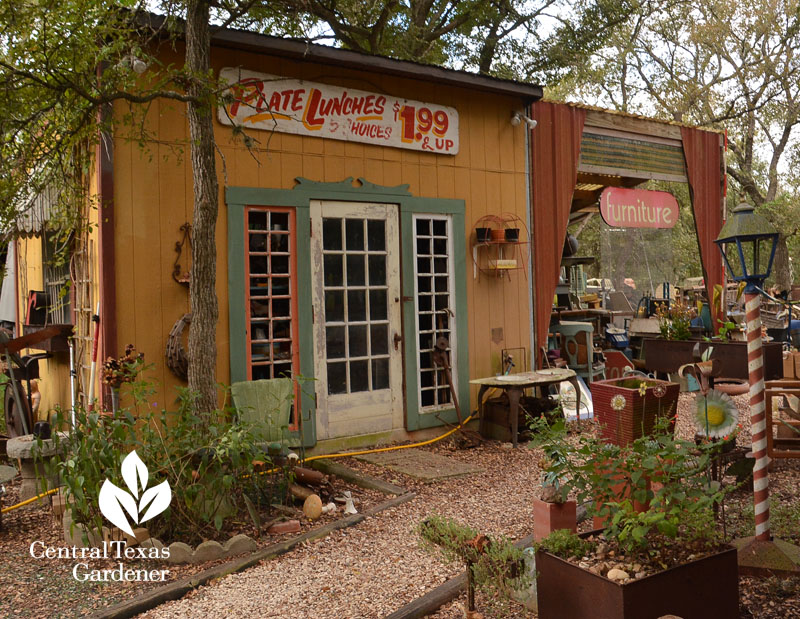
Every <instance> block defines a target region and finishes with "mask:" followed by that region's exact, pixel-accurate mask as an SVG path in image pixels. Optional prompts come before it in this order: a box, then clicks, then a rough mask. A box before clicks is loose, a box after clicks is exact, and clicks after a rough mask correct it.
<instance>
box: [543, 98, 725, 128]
mask: <svg viewBox="0 0 800 619" xmlns="http://www.w3.org/2000/svg"><path fill="white" fill-rule="evenodd" d="M542 101H550V100H549V99H542ZM551 103H558V104H560V105H568V106H570V107H576V108H580V109H582V110H592V111H594V112H602V113H604V114H610V115H613V116H622V117H623V118H632V119H635V120H646V121H649V122H654V123H659V124H662V125H672V126H673V127H686V128H688V129H702V130H703V131H710V132H712V133H719V134H721V135H722V134H724V133H725V130H724V129H720V128H718V127H707V126H702V125H691V124H689V123H683V122H678V121H676V120H668V119H665V118H654V117H652V116H642V115H641V114H632V113H630V112H622V111H620V110H609V109H608V108H604V107H599V106H597V105H590V104H588V103H576V102H573V101H551Z"/></svg>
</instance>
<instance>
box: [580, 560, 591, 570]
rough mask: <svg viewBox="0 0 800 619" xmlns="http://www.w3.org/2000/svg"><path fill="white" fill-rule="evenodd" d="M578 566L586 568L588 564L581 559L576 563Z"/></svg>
mask: <svg viewBox="0 0 800 619" xmlns="http://www.w3.org/2000/svg"><path fill="white" fill-rule="evenodd" d="M578 567H580V568H583V569H585V570H588V569H589V564H588V563H587V562H586V561H581V562H580V563H578Z"/></svg>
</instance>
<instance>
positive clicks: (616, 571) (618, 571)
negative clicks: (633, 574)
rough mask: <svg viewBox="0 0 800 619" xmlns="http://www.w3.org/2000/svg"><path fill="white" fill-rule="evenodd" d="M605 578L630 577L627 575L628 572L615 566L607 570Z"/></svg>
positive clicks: (619, 578)
mask: <svg viewBox="0 0 800 619" xmlns="http://www.w3.org/2000/svg"><path fill="white" fill-rule="evenodd" d="M606 578H608V579H609V580H625V579H626V578H630V576H628V572H626V571H624V570H621V569H618V568H616V567H615V568H614V569H613V570H609V571H608V574H606Z"/></svg>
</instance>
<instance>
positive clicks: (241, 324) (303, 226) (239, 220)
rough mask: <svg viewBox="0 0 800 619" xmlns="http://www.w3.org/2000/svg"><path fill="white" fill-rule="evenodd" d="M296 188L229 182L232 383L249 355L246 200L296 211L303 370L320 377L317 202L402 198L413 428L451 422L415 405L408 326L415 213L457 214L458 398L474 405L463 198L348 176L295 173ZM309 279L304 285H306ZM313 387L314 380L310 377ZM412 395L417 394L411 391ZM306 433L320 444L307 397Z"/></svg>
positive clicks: (408, 408)
mask: <svg viewBox="0 0 800 619" xmlns="http://www.w3.org/2000/svg"><path fill="white" fill-rule="evenodd" d="M296 181H297V184H296V185H295V186H294V187H293V188H292V189H268V188H261V187H227V188H226V189H225V203H226V206H227V209H228V218H227V219H228V235H227V237H228V309H229V314H228V321H229V322H228V327H229V338H230V339H229V346H230V372H231V375H230V381H231V382H232V383H233V382H238V381H241V380H247V367H246V362H245V356H244V346H245V335H246V315H245V308H244V304H243V299H244V285H245V282H244V272H245V271H244V252H243V251H242V248H241V244H240V243H241V239H242V238H244V209H245V207H246V206H275V207H291V208H295V209H296V217H295V221H296V230H297V236H296V238H297V247H298V252H297V254H298V255H297V277H298V280H297V281H298V290H299V297H298V327H299V340H300V342H299V350H300V374H301V375H302V376H304V377H306V378H313V377H314V359H313V350H314V348H313V340H312V333H313V329H312V312H311V295H310V289H309V286H310V283H311V256H310V252H309V251H304V250H303V248H307V247H310V241H311V214H310V205H311V200H326V201H327V200H331V201H343V202H377V203H390V204H397V205H398V207H399V211H400V230H401V235H400V269H401V287H402V305H403V307H402V316H403V325H404V328H403V349H404V351H403V355H404V356H403V358H404V373H405V389H404V393H405V398H404V400H405V402H404V408H405V420H406V429H407V430H410V431H412V430H420V429H424V428H431V427H437V426H442V425H445V424H446V423H449V424H452V423H454V422H456V413H455V409H451V410H447V411H439V412H438V414H437V415H428V414H420V412H419V407H418V405H417V397H416V393H417V390H418V387H419V385H418V384H417V376H416V362H415V357H414V355H418V354H419V353H418V350H417V349H418V344H417V334H416V332H415V330H414V329H412V328H406V327H405V326H406V325H413V324H414V323H415V321H414V306H415V303H414V263H413V260H414V251H413V247H411V245H410V243H411V241H410V240H409V239H410V235H408V234H403V232H404V231H411V229H412V228H411V225H412V215H413V214H415V213H417V214H421V213H431V214H439V215H451V216H452V221H453V228H452V229H453V233H452V234H453V273H454V278H455V280H454V281H455V284H456V288H455V291H454V293H455V298H456V305H457V306H458V307H459V308H463V309H462V311H460V312H458V316H457V319H456V321H455V328H456V333H457V337H458V351H457V359H456V363H457V367H458V398H459V403H460V405H461V408H462V410H464V411H467V410H468V409H469V342H468V334H469V331H468V324H467V314H468V307H467V291H466V265H467V258H468V256H467V250H466V238H467V234H468V231H467V230H466V227H465V220H464V212H465V202H464V200H456V199H447V198H424V197H415V196H412V195H411V193H410V192H409V191H408V185H398V186H396V187H386V186H382V185H375V184H373V183H370V182H369V181H366V180H364V179H363V178H359V179H358V182H359V185H357V186H354V185H353V178H352V177H349V178H347V179H345V180H343V181H340V182H338V183H323V182H316V181H311V180H308V179H305V178H297V179H296ZM304 284H305V285H304ZM311 385H312V387H311V388H312V389H313V383H311ZM408 394H414V397H409V395H408ZM301 415H302V439H301V437H300V436H299V433H295V435H294V439H295V440H296V441H297V442H300V440H302V444H303V445H304V446H306V447H311V446H313V445H314V444H316V441H317V437H316V411H315V406H314V401H313V398H310V397H305V398H302V402H301Z"/></svg>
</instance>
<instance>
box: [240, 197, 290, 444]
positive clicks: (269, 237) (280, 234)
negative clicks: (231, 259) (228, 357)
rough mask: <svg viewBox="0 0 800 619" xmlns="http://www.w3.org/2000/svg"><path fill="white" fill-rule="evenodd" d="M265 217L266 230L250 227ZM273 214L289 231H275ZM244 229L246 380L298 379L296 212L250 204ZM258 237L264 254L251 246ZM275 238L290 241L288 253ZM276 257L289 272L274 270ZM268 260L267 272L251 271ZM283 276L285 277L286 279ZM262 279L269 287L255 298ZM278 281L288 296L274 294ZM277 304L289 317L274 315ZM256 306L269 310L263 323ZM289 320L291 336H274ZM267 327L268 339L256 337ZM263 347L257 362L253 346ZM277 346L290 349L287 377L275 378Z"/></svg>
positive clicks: (245, 215)
mask: <svg viewBox="0 0 800 619" xmlns="http://www.w3.org/2000/svg"><path fill="white" fill-rule="evenodd" d="M254 213H257V214H263V215H264V216H265V219H266V222H267V223H266V226H267V228H266V229H264V230H260V229H257V228H251V226H250V216H251V214H254ZM273 215H285V216H286V220H285V221H286V226H287V229H286V230H283V229H280V228H278V229H276V228H275V226H274V225H273V223H272V220H273ZM243 220H244V221H243V227H244V245H243V253H244V258H245V259H244V281H245V286H244V292H245V294H244V303H245V322H246V346H245V355H246V367H247V380H259V379H269V378H281V377H283V376H286V377H287V378H293V377H295V376H297V374H298V373H299V371H300V346H299V343H298V342H299V339H298V311H297V274H298V270H297V222H296V214H295V209H292V208H283V207H273V206H254V205H248V206H246V207H245V208H244V211H243ZM278 225H280V224H278ZM253 234H255V237H256V238H258V237H260V236H264V237H265V238H266V242H265V244H264V250H265V251H258V249H260V248H258V247H256V249H253V246H252V245H251V243H250V241H251V235H253ZM273 237H275V238H276V239H281V238H284V237H285V238H286V239H287V247H286V250H285V251H283V250H282V248H281V247H280V243H281V241H280V240H278V242H277V246H278V248H277V249H273ZM273 256H274V257H278V258H284V257H285V258H286V259H287V262H288V265H287V272H286V273H284V272H275V271H274V270H273V269H272V259H273ZM253 257H255V258H262V257H263V258H266V260H267V269H266V271H264V272H263V273H262V272H257V273H253V272H252V271H251V264H252V262H251V258H253ZM284 275H286V276H285V277H284ZM251 278H255V279H263V280H267V282H268V285H267V286H264V287H265V288H266V291H265V292H266V294H264V295H254V294H253V289H254V286H252V285H251V284H252V279H251ZM276 279H287V280H288V286H287V291H286V293H285V294H275V290H276V288H275V285H274V282H275V280H276ZM275 301H279V302H281V301H287V302H288V305H287V310H288V314H286V313H283V314H281V315H280V316H277V317H276V315H275V312H274V307H275ZM253 303H260V304H262V305H266V307H267V310H266V311H267V314H266V316H263V317H257V318H262V320H257V321H256V322H254V321H253V318H254V315H253V309H252V308H253ZM286 320H288V321H289V333H288V337H275V332H274V329H275V324H276V322H278V321H280V322H286ZM264 328H266V329H267V331H266V334H265V335H266V337H253V336H254V333H255V330H256V329H262V330H263V329H264ZM254 345H255V346H260V347H261V348H262V349H264V350H266V351H267V352H268V355H267V357H268V358H267V359H266V360H264V359H261V360H258V361H255V360H254V354H253V346H254ZM276 346H277V348H278V349H281V348H282V347H287V346H288V348H289V357H288V366H289V373H288V375H285V374H278V375H276V371H275V365H276V363H275V361H276V359H275V353H276ZM279 361H280V362H282V363H279V364H278V365H280V366H286V365H287V364H286V363H285V359H280V360H279ZM255 368H269V372H268V373H269V375H268V376H255V377H254V375H253V374H254V369H255ZM299 395H300V394H299V393H298V389H297V386H296V385H295V397H296V398H297V397H298V396H299ZM296 423H297V420H296V416H295V407H293V409H292V417H291V424H290V428H291V429H293V428H294V427H295V425H296Z"/></svg>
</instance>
